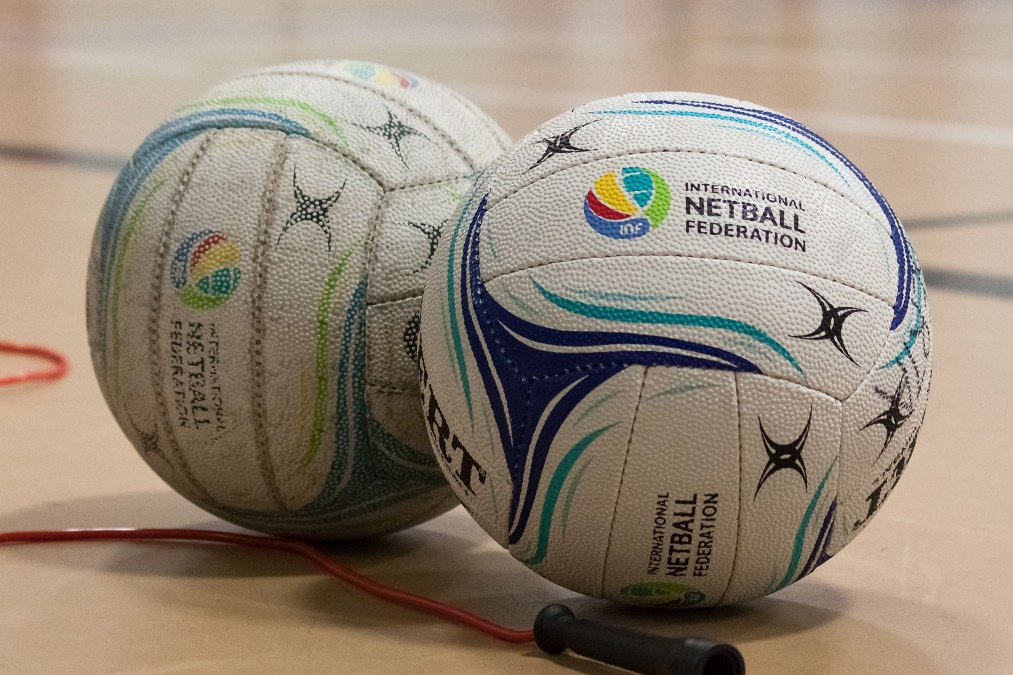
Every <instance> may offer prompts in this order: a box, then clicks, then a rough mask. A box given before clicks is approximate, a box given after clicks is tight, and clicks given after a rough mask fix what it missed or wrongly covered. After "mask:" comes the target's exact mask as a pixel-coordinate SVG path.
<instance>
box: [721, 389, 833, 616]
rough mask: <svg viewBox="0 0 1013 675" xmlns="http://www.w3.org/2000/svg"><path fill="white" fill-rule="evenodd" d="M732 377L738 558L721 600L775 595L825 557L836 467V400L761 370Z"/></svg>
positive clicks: (826, 556)
mask: <svg viewBox="0 0 1013 675" xmlns="http://www.w3.org/2000/svg"><path fill="white" fill-rule="evenodd" d="M736 382H737V388H738V401H739V407H738V419H739V447H740V452H741V465H740V484H739V500H740V501H739V504H740V507H739V523H738V548H737V551H736V553H735V557H736V561H737V562H738V561H742V563H741V564H736V565H735V567H734V568H733V570H732V575H731V579H730V580H729V583H728V588H727V589H726V590H725V593H724V595H723V596H722V597H721V600H720V602H721V604H730V603H734V602H738V601H741V600H746V599H750V598H755V597H758V596H761V595H766V594H768V593H772V592H773V591H775V590H777V589H779V588H782V587H784V586H787V585H788V584H790V583H793V582H794V581H797V580H798V579H800V578H801V577H803V576H805V575H807V574H809V573H810V572H811V571H812V570H813V569H815V568H816V567H817V566H818V565H821V564H822V563H823V562H824V561H826V560H827V559H829V555H828V552H827V547H828V545H829V542H830V538H831V535H832V532H833V527H834V518H835V513H836V507H837V487H838V486H837V481H838V475H839V472H840V467H839V465H838V451H839V449H840V447H841V404H840V402H839V401H836V400H834V399H833V398H831V397H829V396H826V395H825V394H821V393H819V392H815V391H813V390H812V389H809V388H807V387H802V386H799V385H797V384H794V383H791V382H785V381H784V380H777V379H774V378H771V377H767V376H764V375H752V374H745V373H741V374H738V375H737V376H736Z"/></svg>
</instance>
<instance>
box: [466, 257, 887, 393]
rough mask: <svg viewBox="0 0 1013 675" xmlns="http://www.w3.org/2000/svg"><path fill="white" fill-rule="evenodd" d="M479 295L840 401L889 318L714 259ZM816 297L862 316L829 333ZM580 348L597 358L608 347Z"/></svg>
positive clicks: (521, 284) (568, 276)
mask: <svg viewBox="0 0 1013 675" xmlns="http://www.w3.org/2000/svg"><path fill="white" fill-rule="evenodd" d="M481 260H482V266H483V268H484V261H485V258H484V257H482V258H481ZM484 286H485V288H487V289H488V290H489V292H490V293H491V294H492V296H493V297H495V298H496V300H497V302H499V303H500V304H502V305H503V306H504V307H505V308H506V309H507V310H508V311H510V312H512V313H514V314H516V315H517V316H519V317H521V318H522V319H524V320H526V321H530V322H534V323H538V324H539V325H543V326H551V327H553V328H556V329H561V330H570V331H595V332H600V331H605V332H609V333H621V334H624V335H627V336H628V335H630V334H637V335H650V336H651V338H650V339H653V340H655V341H658V340H667V341H669V342H668V343H666V348H667V349H670V350H673V351H679V352H680V353H683V354H686V355H687V356H691V355H696V356H704V355H706V350H707V349H710V350H721V352H723V353H724V354H723V355H718V356H719V357H720V359H721V360H723V361H727V363H728V364H734V365H735V366H736V367H739V368H744V369H752V370H759V371H761V372H764V373H766V374H769V375H773V376H776V377H781V378H784V379H788V380H792V381H795V382H799V383H804V384H806V385H807V386H809V387H812V388H814V389H816V390H818V391H823V392H824V393H828V394H830V395H832V396H834V397H836V398H846V397H847V396H849V395H850V394H851V393H852V392H853V391H854V390H855V388H856V387H857V386H858V384H859V383H860V382H861V381H862V380H863V378H864V377H865V375H866V374H867V373H868V371H869V370H870V369H871V368H872V365H873V363H874V362H875V359H876V358H877V355H878V354H879V353H880V351H881V349H882V345H883V341H884V340H885V338H886V334H887V331H888V328H889V325H890V319H891V317H892V311H891V309H890V308H889V307H888V306H887V305H886V304H885V303H883V302H882V301H880V300H877V299H875V298H872V297H871V296H869V295H867V294H865V293H862V292H860V291H856V290H855V289H853V288H850V287H848V286H843V285H840V284H835V283H833V282H828V281H825V280H823V279H816V278H813V277H812V276H810V275H807V274H803V273H799V272H795V271H791V270H783V269H777V268H773V267H769V266H765V265H753V264H748V263H743V262H739V261H730V260H721V259H718V260H707V259H702V258H687V257H679V256H665V255H629V256H622V257H612V258H604V259H595V260H569V261H564V262H559V263H548V264H543V265H540V266H538V267H535V268H531V269H527V270H521V271H518V272H514V273H510V274H506V275H502V276H499V277H496V278H495V279H493V280H492V281H489V282H488V283H486V284H484ZM816 289H820V290H816ZM820 291H822V292H820ZM817 295H818V297H819V298H822V299H823V300H825V301H827V302H829V300H826V297H827V296H829V297H830V298H832V299H833V301H834V307H833V308H837V309H848V310H856V309H858V308H863V309H862V310H861V311H856V312H855V313H853V314H851V315H849V316H845V318H844V319H843V320H840V319H838V320H836V321H837V323H835V324H834V325H830V324H829V323H828V319H827V312H826V311H824V310H825V307H824V306H823V305H821V303H820V301H819V300H818V299H817V297H816V296H817ZM833 308H831V309H833ZM838 324H839V325H838ZM644 339H647V338H644ZM673 340H680V341H682V342H681V343H679V344H675V343H671V341H673ZM586 348H587V350H589V351H603V352H604V351H609V350H612V349H614V348H615V344H614V343H610V342H607V341H606V342H603V344H601V345H588V346H587V347H586ZM701 350H704V351H701ZM715 354H717V353H716V352H715Z"/></svg>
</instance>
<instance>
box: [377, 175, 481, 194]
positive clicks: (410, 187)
mask: <svg viewBox="0 0 1013 675" xmlns="http://www.w3.org/2000/svg"><path fill="white" fill-rule="evenodd" d="M471 177H472V174H467V175H464V176H451V177H449V178H441V179H439V180H426V181H423V182H421V183H405V184H404V185H396V186H394V187H390V188H387V189H386V190H384V192H385V193H386V194H390V193H392V192H399V191H401V190H418V189H421V188H427V187H433V186H435V185H444V184H447V183H457V182H459V181H462V180H468V179H470V178H471Z"/></svg>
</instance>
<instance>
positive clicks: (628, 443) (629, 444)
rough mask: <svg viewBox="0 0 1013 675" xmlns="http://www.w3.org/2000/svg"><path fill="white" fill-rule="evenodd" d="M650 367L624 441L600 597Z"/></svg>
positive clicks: (643, 380)
mask: <svg viewBox="0 0 1013 675" xmlns="http://www.w3.org/2000/svg"><path fill="white" fill-rule="evenodd" d="M650 369H651V367H650V366H645V367H644V375H643V377H642V378H641V380H640V391H639V393H638V394H637V405H636V406H635V407H634V408H633V421H632V422H630V437H629V439H628V440H627V441H626V455H625V456H624V457H623V468H622V470H621V471H620V473H619V489H618V490H616V500H615V502H614V503H613V504H612V523H611V524H610V525H609V534H608V541H607V542H606V544H605V556H604V558H605V559H604V561H603V563H602V568H601V592H600V595H601V596H602V597H604V596H605V574H606V571H607V570H608V560H609V551H611V550H612V534H613V532H615V529H616V519H617V517H618V514H619V502H620V500H621V499H622V495H623V484H624V483H625V481H626V465H627V464H629V462H630V451H631V450H632V449H633V434H634V433H636V428H637V415H638V414H639V413H640V404H641V403H642V402H643V400H644V388H645V387H646V385H647V371H648V370H650Z"/></svg>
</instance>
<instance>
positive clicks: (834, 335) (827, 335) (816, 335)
mask: <svg viewBox="0 0 1013 675" xmlns="http://www.w3.org/2000/svg"><path fill="white" fill-rule="evenodd" d="M798 283H799V285H800V286H802V287H803V288H805V289H806V290H807V291H809V292H810V293H812V294H813V297H814V298H816V302H818V303H820V309H821V310H822V311H823V319H822V320H821V321H820V325H819V326H817V327H816V330H814V331H813V332H811V333H807V334H806V335H792V337H795V338H801V339H802V340H830V344H832V345H833V346H834V347H836V348H837V351H839V352H840V353H842V354H844V356H846V357H847V358H848V360H849V361H851V362H852V363H854V364H855V365H858V363H857V362H856V361H855V359H853V358H851V354H849V353H848V348H847V347H845V346H844V337H843V336H842V335H841V331H842V330H843V329H844V320H845V319H846V318H848V317H849V316H851V315H852V314H854V313H855V312H864V311H865V310H864V309H861V308H859V307H834V306H833V305H832V304H831V303H830V301H829V300H827V299H826V298H825V297H823V296H822V295H821V294H820V293H819V292H817V291H815V290H813V289H812V288H810V287H809V286H806V285H805V284H803V283H802V282H801V281H800V282H798Z"/></svg>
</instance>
